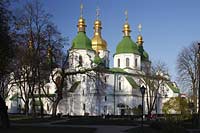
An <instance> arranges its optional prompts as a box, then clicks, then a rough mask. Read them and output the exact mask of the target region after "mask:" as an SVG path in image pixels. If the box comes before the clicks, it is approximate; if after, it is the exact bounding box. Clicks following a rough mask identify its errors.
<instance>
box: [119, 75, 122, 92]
mask: <svg viewBox="0 0 200 133" xmlns="http://www.w3.org/2000/svg"><path fill="white" fill-rule="evenodd" d="M118 87H119V90H120V91H121V89H122V83H121V77H119V82H118Z"/></svg>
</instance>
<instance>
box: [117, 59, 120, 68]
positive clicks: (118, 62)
mask: <svg viewBox="0 0 200 133" xmlns="http://www.w3.org/2000/svg"><path fill="white" fill-rule="evenodd" d="M117 64H118V67H120V59H118V60H117Z"/></svg>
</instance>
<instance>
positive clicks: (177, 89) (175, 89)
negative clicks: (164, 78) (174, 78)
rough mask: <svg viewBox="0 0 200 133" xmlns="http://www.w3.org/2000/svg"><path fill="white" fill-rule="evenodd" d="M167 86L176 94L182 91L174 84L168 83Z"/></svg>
mask: <svg viewBox="0 0 200 133" xmlns="http://www.w3.org/2000/svg"><path fill="white" fill-rule="evenodd" d="M167 85H168V86H169V88H170V89H171V90H172V91H173V92H174V93H180V89H179V88H177V87H176V86H174V85H173V83H171V82H168V83H167Z"/></svg>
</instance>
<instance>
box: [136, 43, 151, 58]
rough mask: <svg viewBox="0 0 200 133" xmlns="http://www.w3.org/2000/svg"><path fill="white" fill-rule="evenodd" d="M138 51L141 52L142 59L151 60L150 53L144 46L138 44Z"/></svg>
mask: <svg viewBox="0 0 200 133" xmlns="http://www.w3.org/2000/svg"><path fill="white" fill-rule="evenodd" d="M138 51H139V52H140V55H141V59H142V61H143V60H149V55H148V53H147V52H146V51H145V50H144V48H143V46H138Z"/></svg>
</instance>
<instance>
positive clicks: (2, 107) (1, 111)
mask: <svg viewBox="0 0 200 133" xmlns="http://www.w3.org/2000/svg"><path fill="white" fill-rule="evenodd" d="M7 109H8V108H7V106H6V103H5V101H4V100H3V98H2V97H1V95H0V121H1V123H2V127H3V128H9V127H10V121H9V117H8V112H7Z"/></svg>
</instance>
